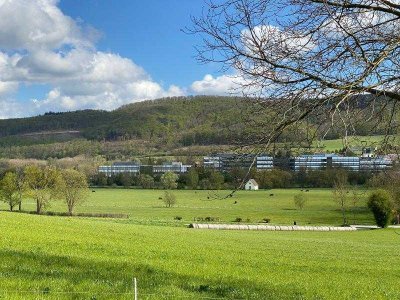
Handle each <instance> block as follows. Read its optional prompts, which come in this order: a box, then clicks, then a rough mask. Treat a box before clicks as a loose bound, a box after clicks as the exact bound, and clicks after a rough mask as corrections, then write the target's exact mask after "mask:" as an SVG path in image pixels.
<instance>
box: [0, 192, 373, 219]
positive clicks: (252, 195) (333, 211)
mask: <svg viewBox="0 0 400 300" xmlns="http://www.w3.org/2000/svg"><path fill="white" fill-rule="evenodd" d="M93 191H94V192H91V193H90V197H89V199H88V200H87V201H86V202H84V203H83V204H82V205H80V206H78V207H77V209H76V212H78V213H118V214H128V215H129V219H128V220H126V222H130V223H145V224H164V223H165V224H174V225H182V226H183V225H185V224H187V223H190V222H193V220H194V218H205V217H216V218H219V219H220V222H224V223H226V222H232V221H234V220H235V219H236V218H241V219H242V220H243V221H246V222H248V223H257V222H260V221H262V220H263V219H264V218H268V219H270V222H271V223H273V224H293V222H294V221H296V222H297V224H299V225H307V224H311V225H341V224H342V223H343V222H342V217H341V213H340V209H339V207H338V205H337V204H336V203H335V202H334V201H333V194H332V190H331V189H310V190H308V192H306V189H304V190H303V192H302V193H304V194H305V195H306V196H307V199H308V200H307V203H306V206H305V208H304V209H303V210H298V209H296V208H295V206H294V203H293V196H294V195H295V194H297V193H301V190H300V189H274V190H261V191H238V192H236V193H235V194H234V195H233V197H228V198H226V197H227V196H228V195H229V193H230V192H231V191H228V190H225V191H224V190H223V191H202V190H198V191H192V190H176V191H174V194H175V195H176V198H177V204H176V205H175V207H172V208H166V207H165V205H164V203H163V201H162V200H161V199H159V198H160V197H161V198H162V197H163V196H164V195H163V193H164V192H163V191H162V190H141V189H93ZM358 193H359V194H360V201H359V203H357V205H356V206H355V207H352V206H350V207H349V214H348V217H349V220H350V221H351V223H357V224H374V220H373V216H372V214H371V213H370V212H369V210H368V209H367V208H366V197H367V195H368V191H366V190H360V191H359V192H358ZM35 205H36V204H35V202H34V201H33V200H30V199H27V200H25V201H24V202H23V209H24V210H28V211H34V210H35V208H36V206H35ZM0 208H2V209H7V206H6V205H5V204H1V206H0ZM48 210H49V211H55V212H66V205H65V204H64V203H62V202H60V201H54V202H53V203H52V205H51V207H49V208H48ZM175 217H181V218H182V220H181V221H179V222H178V221H175V220H174V218H175Z"/></svg>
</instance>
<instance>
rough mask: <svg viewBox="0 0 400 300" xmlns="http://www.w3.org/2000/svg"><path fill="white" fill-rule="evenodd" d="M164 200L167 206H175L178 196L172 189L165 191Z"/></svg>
mask: <svg viewBox="0 0 400 300" xmlns="http://www.w3.org/2000/svg"><path fill="white" fill-rule="evenodd" d="M163 202H164V203H165V206H166V207H173V206H174V205H175V204H176V196H175V195H174V194H173V193H172V192H171V191H165V192H164V197H163Z"/></svg>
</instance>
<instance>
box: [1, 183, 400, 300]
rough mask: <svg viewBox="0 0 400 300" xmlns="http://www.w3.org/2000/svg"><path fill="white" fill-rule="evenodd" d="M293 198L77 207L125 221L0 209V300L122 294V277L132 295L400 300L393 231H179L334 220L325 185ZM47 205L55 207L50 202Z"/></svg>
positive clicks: (255, 195) (359, 216)
mask: <svg viewBox="0 0 400 300" xmlns="http://www.w3.org/2000/svg"><path fill="white" fill-rule="evenodd" d="M298 192H299V190H295V189H293V190H269V191H240V192H238V193H236V194H235V195H234V197H232V198H226V199H223V196H226V195H227V194H228V191H218V194H215V192H214V191H175V194H176V195H177V200H178V203H177V206H176V207H173V208H166V207H163V203H162V200H160V199H158V198H159V197H162V195H163V192H162V191H159V190H134V189H127V190H125V189H96V190H95V192H92V193H91V194H90V199H88V201H87V202H85V203H84V204H83V205H82V206H80V207H79V208H78V209H77V212H92V213H95V212H97V213H125V214H128V215H129V218H128V219H106V218H83V217H59V216H38V215H32V214H24V213H10V212H6V211H3V212H0V232H1V235H0V299H133V294H132V278H133V277H136V278H137V281H138V292H139V298H138V299H398V298H400V290H399V289H398V282H399V281H400V266H399V264H398V260H399V256H398V253H399V251H400V243H399V241H400V235H399V233H398V232H397V230H395V229H384V230H383V229H379V230H363V231H356V232H298V231H294V232H283V231H282V232H273V231H232V230H229V231H226V230H198V229H190V228H187V226H186V224H188V223H190V222H192V219H193V218H194V217H206V216H218V217H219V218H220V219H221V222H232V221H233V220H234V219H235V218H236V217H242V218H243V219H247V218H248V219H250V220H249V221H250V222H257V221H259V220H261V219H262V218H265V217H268V218H270V219H271V223H274V224H291V223H292V222H293V220H296V221H297V222H298V224H308V223H310V224H315V225H316V224H329V225H332V224H333V225H339V224H340V223H341V217H340V212H339V210H338V208H337V207H336V205H335V203H334V202H333V200H332V192H331V190H316V189H312V190H309V192H304V193H307V195H308V199H309V200H308V202H307V205H306V207H305V208H304V210H303V211H299V210H296V209H295V208H294V205H293V195H294V194H296V193H298ZM271 194H273V196H270V195H271ZM365 196H366V193H365V194H364V197H365ZM235 201H236V202H237V203H236V204H234V202H235ZM1 208H3V209H4V208H6V207H5V206H4V205H2V207H1ZM24 209H26V210H33V209H34V203H33V202H32V201H30V200H26V201H25V202H24ZM49 210H51V211H60V212H61V211H64V210H65V208H64V206H63V204H62V203H60V202H55V203H53V206H52V207H51V208H49ZM354 212H355V214H354V217H355V218H356V221H357V223H362V224H373V220H372V216H371V214H370V213H369V212H368V211H367V210H366V209H365V199H362V200H360V203H359V204H358V206H357V207H356V209H355V211H354ZM175 216H181V217H182V218H183V219H182V220H180V221H177V220H174V217H175ZM352 216H353V214H349V218H350V220H352Z"/></svg>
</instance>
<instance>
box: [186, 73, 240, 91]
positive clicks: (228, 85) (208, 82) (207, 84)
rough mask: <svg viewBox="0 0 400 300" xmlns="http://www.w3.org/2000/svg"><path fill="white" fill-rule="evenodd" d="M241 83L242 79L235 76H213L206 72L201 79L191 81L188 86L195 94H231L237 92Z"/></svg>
mask: <svg viewBox="0 0 400 300" xmlns="http://www.w3.org/2000/svg"><path fill="white" fill-rule="evenodd" d="M241 83H243V79H242V78H240V77H237V76H233V75H231V76H228V75H222V76H218V77H213V76H212V75H210V74H207V75H206V76H204V78H203V79H202V80H198V81H195V82H193V83H192V85H191V87H190V88H191V90H192V91H193V92H194V93H195V94H201V95H231V94H237V93H239V88H240V84H241Z"/></svg>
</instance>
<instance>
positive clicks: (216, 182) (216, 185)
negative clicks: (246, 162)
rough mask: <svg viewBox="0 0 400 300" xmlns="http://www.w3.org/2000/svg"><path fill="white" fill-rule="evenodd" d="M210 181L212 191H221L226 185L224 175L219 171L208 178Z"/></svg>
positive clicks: (212, 172)
mask: <svg viewBox="0 0 400 300" xmlns="http://www.w3.org/2000/svg"><path fill="white" fill-rule="evenodd" d="M208 180H209V187H210V189H212V190H220V189H221V188H222V185H223V184H224V180H225V179H224V175H222V174H221V173H220V172H217V171H214V170H213V171H211V172H210V176H209V178H208Z"/></svg>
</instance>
